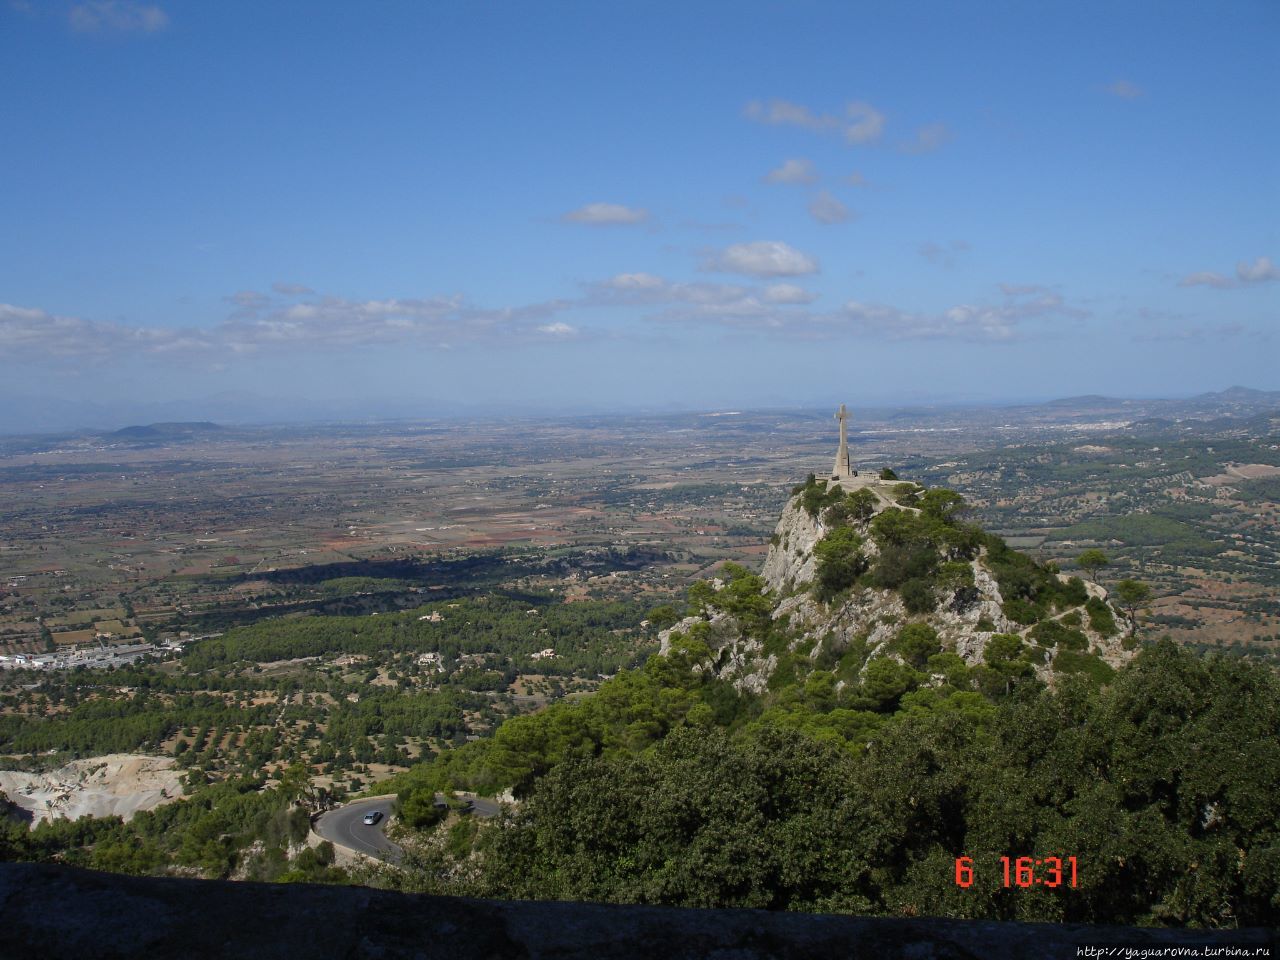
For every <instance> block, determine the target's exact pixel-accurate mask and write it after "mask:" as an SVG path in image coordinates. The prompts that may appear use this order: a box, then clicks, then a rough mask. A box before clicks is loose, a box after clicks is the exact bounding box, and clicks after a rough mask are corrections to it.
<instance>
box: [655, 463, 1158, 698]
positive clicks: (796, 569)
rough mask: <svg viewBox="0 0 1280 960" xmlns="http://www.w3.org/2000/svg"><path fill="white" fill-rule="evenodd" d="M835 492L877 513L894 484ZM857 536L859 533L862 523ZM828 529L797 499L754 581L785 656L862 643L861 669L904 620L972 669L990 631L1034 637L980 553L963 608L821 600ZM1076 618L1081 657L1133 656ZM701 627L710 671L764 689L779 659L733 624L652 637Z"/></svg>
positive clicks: (864, 591) (1048, 662)
mask: <svg viewBox="0 0 1280 960" xmlns="http://www.w3.org/2000/svg"><path fill="white" fill-rule="evenodd" d="M840 486H841V487H842V488H844V489H845V490H846V491H849V490H853V489H858V488H865V489H868V490H870V491H871V492H872V493H873V494H875V497H876V506H875V512H876V513H880V512H882V511H883V510H885V509H887V508H888V507H890V506H895V505H896V504H895V502H894V498H893V495H892V494H893V487H894V486H896V482H880V481H879V480H876V479H872V478H867V477H856V478H852V479H849V480H843V481H841V482H840ZM905 509H910V508H905ZM859 529H860V532H862V533H864V534H865V533H866V529H865V525H863V526H860V527H859ZM829 532H830V530H829V529H828V527H827V525H826V524H825V523H824V522H823V519H822V517H821V516H820V515H819V516H813V515H811V514H809V513H808V512H807V511H806V510H805V509H804V506H803V503H802V499H801V497H800V496H799V495H797V496H793V497H792V498H791V499H790V500H789V501H788V502H787V504H786V506H785V507H784V508H783V511H782V515H781V517H780V518H779V520H778V524H777V527H776V528H775V530H774V534H773V536H772V538H771V539H770V546H769V551H768V554H767V555H766V557H765V561H764V566H763V568H762V569H761V573H760V575H761V577H762V579H763V580H764V581H765V585H766V587H767V589H768V590H769V591H771V592H772V593H773V594H774V596H775V597H777V598H778V600H777V604H776V606H775V607H774V610H773V614H772V616H773V619H774V620H775V621H781V623H782V624H783V625H784V626H786V627H787V628H789V629H790V631H791V632H792V634H793V635H794V637H795V639H793V640H792V641H791V642H790V645H789V646H790V649H791V650H793V651H795V650H800V649H804V650H807V651H808V653H809V656H810V657H817V656H818V654H819V653H820V652H821V651H823V650H824V649H825V650H827V651H829V652H833V653H840V652H842V651H844V650H846V649H848V648H849V647H850V646H851V645H853V644H854V643H862V644H864V647H863V649H864V650H865V651H866V656H867V661H868V662H869V661H870V660H871V659H873V658H874V657H876V656H880V655H891V654H889V652H888V649H887V648H888V646H889V644H890V642H891V641H892V640H894V639H895V638H896V636H897V634H898V632H899V631H900V630H901V629H902V627H903V626H904V625H905V624H907V623H910V622H923V623H928V624H929V625H930V626H931V627H933V629H934V630H936V631H937V633H938V638H939V640H940V641H941V643H942V647H943V649H944V650H949V651H952V652H954V653H956V654H958V655H959V656H960V657H961V658H962V659H964V661H965V662H966V663H968V664H969V665H971V666H972V665H976V664H980V663H982V662H983V657H984V654H985V651H986V647H987V642H988V641H989V640H990V639H991V637H992V636H993V635H995V634H997V633H1008V634H1017V635H1020V636H1022V637H1023V638H1024V639H1025V640H1026V641H1027V642H1028V644H1032V645H1034V639H1033V638H1031V637H1029V634H1030V632H1031V629H1032V628H1031V627H1027V626H1023V625H1020V624H1018V623H1016V622H1014V621H1013V620H1011V619H1010V618H1009V617H1008V616H1007V615H1006V614H1005V612H1004V602H1005V598H1004V597H1003V596H1001V593H1000V586H999V584H998V583H997V581H996V579H995V577H994V576H993V575H992V572H991V570H990V569H989V568H988V567H987V564H986V551H985V548H984V549H983V550H982V551H981V552H980V553H979V555H978V556H977V557H976V558H974V559H973V560H971V561H969V566H970V568H971V570H972V571H973V583H974V590H973V592H972V594H971V595H970V596H969V597H967V598H966V601H965V602H963V603H957V602H955V600H954V598H943V599H942V602H940V603H939V605H938V607H937V609H935V610H933V611H932V612H930V613H928V614H922V615H919V614H918V615H912V614H909V613H908V612H907V610H906V608H905V606H904V605H903V602H902V598H901V597H900V596H899V594H898V593H897V591H894V590H880V589H874V588H861V589H859V588H855V589H853V590H852V591H850V592H849V593H848V594H846V595H845V596H843V597H842V598H840V599H838V600H837V601H836V602H835V603H833V604H826V603H822V602H820V601H819V600H817V599H816V598H815V597H814V595H813V593H812V591H811V589H810V588H811V587H812V585H813V583H814V580H815V578H816V575H817V560H816V557H815V555H814V548H815V547H816V546H817V544H818V542H819V541H820V540H821V539H822V538H823V537H824V536H826V535H827V534H828V533H829ZM863 551H864V553H865V554H866V555H867V556H868V557H869V558H874V557H875V556H876V554H877V552H878V548H877V547H876V544H875V542H874V540H872V539H871V537H870V536H866V539H865V544H864V547H863ZM1064 579H1065V578H1064ZM1085 586H1086V590H1087V592H1088V594H1089V596H1090V597H1096V598H1098V599H1101V600H1103V601H1104V602H1105V601H1107V593H1106V590H1105V589H1103V588H1102V587H1101V586H1098V585H1097V584H1092V583H1088V584H1086V585H1085ZM1069 612H1070V611H1058V612H1057V613H1056V614H1055V617H1056V618H1061V617H1062V616H1065V615H1066V614H1067V613H1069ZM1112 613H1113V616H1114V617H1115V619H1116V623H1117V624H1118V625H1123V624H1124V623H1125V619H1124V617H1123V615H1122V614H1121V613H1120V611H1119V610H1116V609H1114V607H1113V608H1112ZM1080 620H1081V623H1080V624H1079V625H1078V626H1075V627H1073V629H1077V630H1079V631H1080V632H1081V633H1083V634H1084V635H1085V636H1086V638H1087V639H1088V651H1087V652H1089V653H1093V654H1096V655H1097V656H1099V657H1100V658H1101V659H1103V660H1104V661H1105V662H1107V663H1108V664H1110V665H1111V666H1113V667H1117V666H1120V665H1121V664H1123V663H1124V662H1125V661H1127V660H1129V659H1132V657H1133V656H1135V655H1136V650H1126V649H1125V646H1124V644H1123V642H1122V640H1123V637H1122V636H1120V635H1116V636H1113V637H1104V636H1102V635H1101V634H1099V633H1097V632H1096V631H1094V630H1092V629H1091V628H1090V627H1089V621H1088V618H1087V617H1085V616H1081V618H1080ZM699 623H706V624H708V626H709V628H710V629H708V630H706V631H701V632H700V636H701V637H702V639H703V640H705V641H706V642H707V643H708V644H709V645H710V646H711V648H712V651H713V654H714V659H713V662H712V664H711V666H710V668H711V669H713V670H714V671H715V672H716V673H717V675H719V676H720V677H722V678H724V679H726V680H731V681H732V682H733V684H734V685H735V686H736V687H738V688H739V689H740V690H744V691H745V690H750V691H753V692H762V691H763V690H764V689H765V688H766V686H767V684H768V679H769V675H770V674H771V673H772V672H773V669H774V667H775V666H776V665H777V656H776V655H774V654H769V655H765V654H764V652H763V648H762V645H761V643H760V642H759V641H758V640H752V639H750V638H747V637H744V636H742V635H741V633H739V632H735V630H734V628H735V626H736V623H735V622H734V621H733V619H732V618H731V617H727V616H726V615H724V614H723V613H720V612H717V611H715V610H714V609H712V610H711V611H709V612H708V615H707V616H705V617H688V618H686V619H685V620H683V621H681V622H680V623H678V624H676V625H675V626H674V627H672V628H671V629H670V630H668V631H664V632H663V633H662V634H660V639H661V640H662V652H663V653H665V652H667V650H668V649H669V648H670V637H671V635H672V634H673V633H682V634H688V633H689V632H690V630H692V629H694V628H695V626H696V625H697V624H699ZM1041 651H1043V648H1040V650H1039V651H1036V652H1035V654H1034V656H1033V666H1034V667H1035V669H1036V672H1037V673H1038V674H1039V675H1040V677H1041V679H1043V680H1047V681H1052V677H1053V667H1052V651H1051V650H1050V651H1044V652H1041ZM1082 652H1083V651H1082Z"/></svg>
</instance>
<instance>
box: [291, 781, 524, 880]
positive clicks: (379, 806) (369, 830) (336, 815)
mask: <svg viewBox="0 0 1280 960" xmlns="http://www.w3.org/2000/svg"><path fill="white" fill-rule="evenodd" d="M457 796H458V797H459V799H462V800H466V801H467V804H468V806H469V808H470V810H471V812H472V814H474V815H475V816H477V817H482V818H484V819H486V820H487V819H488V818H490V817H496V816H497V815H498V813H499V812H500V811H501V809H502V808H501V806H500V805H499V804H498V801H496V800H490V799H489V798H488V797H477V796H475V795H473V794H458V795H457ZM436 799H437V800H439V801H441V802H443V801H444V794H442V793H437V794H436ZM395 802H396V798H395V797H394V796H386V797H369V798H367V799H364V800H352V801H351V802H350V803H345V804H343V805H342V806H340V807H338V808H336V809H334V810H330V811H329V812H328V813H322V814H321V815H320V816H319V818H317V820H316V822H315V826H314V828H313V829H314V830H315V832H316V833H318V834H319V835H320V836H321V837H323V838H324V839H326V840H328V841H329V842H331V843H333V844H336V845H337V846H340V847H346V848H347V849H348V850H354V851H355V852H356V853H363V854H364V855H365V856H367V857H373V858H374V859H375V860H385V861H386V862H387V863H397V864H398V863H399V862H400V861H401V859H402V858H403V857H404V851H403V850H401V849H400V848H399V847H398V846H396V845H395V844H394V843H392V842H391V841H390V840H388V839H387V837H386V834H384V833H383V832H382V831H383V829H384V828H385V827H386V825H387V822H388V821H389V820H390V819H391V812H392V809H393V808H394V807H395ZM375 810H376V811H378V812H379V813H381V814H382V819H381V820H379V821H378V822H377V823H376V824H373V825H369V824H366V823H365V822H364V818H365V816H366V815H367V814H370V813H373V812H374V811H375Z"/></svg>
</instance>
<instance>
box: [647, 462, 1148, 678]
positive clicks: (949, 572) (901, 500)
mask: <svg viewBox="0 0 1280 960" xmlns="http://www.w3.org/2000/svg"><path fill="white" fill-rule="evenodd" d="M962 512H963V501H962V499H961V498H960V497H959V496H958V495H957V494H954V493H953V492H951V491H947V490H942V489H937V490H929V491H926V490H925V489H924V488H923V487H921V486H919V485H918V484H913V483H909V482H903V481H899V480H897V479H891V480H881V479H879V478H878V477H862V476H856V477H846V478H842V479H840V480H830V481H824V480H818V479H816V478H814V477H812V476H811V477H810V478H809V480H808V481H807V482H806V483H805V484H802V485H800V486H798V487H796V488H795V490H794V492H793V495H792V497H791V498H790V500H789V501H788V502H787V504H786V506H785V507H784V508H783V511H782V515H781V517H780V518H779V520H778V524H777V527H776V529H775V530H774V533H773V536H772V537H771V538H770V546H769V551H768V554H767V556H766V558H765V562H764V566H763V568H762V569H761V573H760V577H759V581H760V587H761V591H762V593H763V594H764V595H766V596H768V597H769V599H770V601H771V603H772V614H771V616H772V620H773V621H774V623H775V625H776V628H777V629H775V630H773V631H771V637H770V638H765V637H763V636H761V635H759V631H756V635H752V632H751V631H749V630H745V629H743V624H742V623H740V622H739V620H738V618H737V617H735V615H734V612H733V606H734V604H733V603H731V602H728V601H727V600H726V601H725V602H724V603H721V602H719V601H718V598H719V597H720V596H721V592H720V591H723V589H724V586H725V585H724V583H723V582H722V581H716V582H715V584H714V585H713V587H712V589H713V590H714V591H716V592H714V593H712V595H711V596H710V598H709V599H708V600H707V601H706V602H705V604H704V607H703V610H702V611H701V612H699V613H698V614H697V615H695V616H691V617H688V618H686V619H685V620H684V621H682V622H681V623H679V624H676V625H675V626H674V627H672V628H671V629H670V630H667V631H664V633H663V634H662V643H663V646H662V649H663V652H664V653H665V652H667V651H668V650H669V649H670V646H671V642H672V638H674V637H681V636H685V637H688V636H695V637H696V638H697V639H698V640H700V641H702V642H704V643H706V644H707V645H708V647H709V648H710V649H711V651H712V653H713V664H712V667H711V669H714V670H715V671H716V672H717V673H718V674H719V675H720V676H721V677H723V678H726V679H731V680H732V681H733V682H734V684H735V685H736V686H738V687H739V688H740V689H744V690H750V691H753V692H763V691H764V690H765V689H766V688H767V686H768V681H769V677H770V675H771V674H772V673H773V671H774V669H775V668H776V666H777V663H778V660H779V656H780V655H782V654H784V653H790V654H797V655H800V656H801V657H802V658H807V659H808V660H809V661H810V662H816V661H817V660H819V659H820V658H822V657H824V656H825V659H826V660H827V661H830V660H832V659H833V658H836V657H839V656H842V655H843V654H844V653H845V652H847V651H850V650H854V651H859V652H860V654H859V658H860V660H861V670H862V671H863V672H865V670H866V668H867V666H868V665H869V664H870V663H871V662H872V661H873V660H875V659H877V658H881V657H889V658H892V659H894V660H896V661H898V662H899V663H906V662H907V660H908V659H909V658H910V656H911V654H910V652H909V651H905V650H904V643H905V642H906V641H904V640H903V637H904V635H906V633H907V632H906V628H908V627H911V626H912V625H916V626H914V628H913V631H911V632H910V634H909V635H910V636H913V637H915V638H920V637H925V638H935V639H936V643H937V648H938V651H939V652H942V653H953V654H956V655H957V656H958V657H959V658H960V659H961V660H962V661H963V662H964V664H965V665H966V666H969V667H983V668H986V667H990V666H991V665H992V664H993V663H995V664H996V665H997V666H1000V665H1001V664H1003V665H1004V666H1005V667H1006V668H1007V669H1010V670H1014V669H1020V670H1022V671H1023V672H1024V673H1029V672H1032V671H1034V673H1035V674H1036V675H1038V676H1039V677H1040V678H1041V679H1042V680H1045V681H1048V682H1053V678H1054V676H1055V674H1056V673H1059V672H1064V671H1066V672H1085V673H1090V672H1092V673H1093V674H1094V675H1105V674H1106V673H1107V672H1108V671H1109V670H1110V669H1111V668H1114V667H1117V666H1119V665H1120V664H1122V663H1123V662H1125V661H1126V660H1128V659H1131V658H1132V657H1133V656H1134V655H1135V653H1136V650H1135V649H1134V648H1135V646H1136V644H1135V643H1134V642H1133V638H1132V637H1131V635H1130V634H1131V631H1129V630H1128V629H1126V627H1127V618H1126V617H1125V616H1124V615H1123V614H1122V613H1121V612H1120V611H1119V610H1117V609H1116V608H1115V607H1114V606H1113V605H1112V604H1111V602H1110V600H1109V599H1108V597H1107V593H1106V590H1105V589H1103V588H1102V587H1100V586H1098V585H1096V584H1087V583H1084V582H1083V581H1081V580H1080V579H1079V578H1076V577H1068V576H1065V575H1063V574H1060V573H1058V571H1057V570H1056V569H1055V568H1053V567H1052V566H1043V565H1040V564H1037V563H1035V562H1034V561H1033V560H1031V558H1029V557H1026V556H1025V555H1023V554H1020V553H1018V552H1017V551H1013V550H1011V549H1010V548H1008V547H1007V546H1006V545H1005V544H1004V542H1003V541H1002V540H1000V539H999V538H998V537H994V536H991V535H989V534H986V533H985V532H983V531H982V530H981V529H979V528H977V527H976V526H973V525H971V524H966V523H963V522H962V521H961V520H960V516H961V514H962ZM886 513H890V515H889V516H885V514H886ZM841 565H843V569H842V566H841ZM924 628H927V629H924ZM779 634H782V635H785V637H786V638H787V641H786V644H785V647H780V646H779V642H778V636H779ZM997 637H998V638H1000V639H999V643H998V644H997V646H996V647H994V648H993V649H992V650H991V653H990V655H988V645H989V644H990V643H991V642H992V639H993V638H997ZM917 642H924V641H921V640H918V639H917ZM930 642H932V641H930ZM916 660H917V662H916V663H915V667H916V668H917V669H926V670H927V669H930V668H928V667H925V666H924V664H923V663H922V662H919V661H920V657H919V656H917V657H916ZM939 682H941V679H940V678H939Z"/></svg>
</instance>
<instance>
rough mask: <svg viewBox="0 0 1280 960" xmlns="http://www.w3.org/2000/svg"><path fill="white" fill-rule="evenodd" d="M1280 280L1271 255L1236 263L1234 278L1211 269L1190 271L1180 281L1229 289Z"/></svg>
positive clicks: (1279, 274) (1186, 283)
mask: <svg viewBox="0 0 1280 960" xmlns="http://www.w3.org/2000/svg"><path fill="white" fill-rule="evenodd" d="M1274 280H1280V269H1277V268H1276V266H1275V265H1274V264H1273V263H1272V262H1271V258H1270V257H1258V258H1257V259H1256V260H1254V261H1253V262H1252V263H1250V262H1249V261H1248V260H1241V261H1240V262H1239V263H1237V264H1236V275H1235V277H1234V278H1232V277H1226V276H1223V275H1222V274H1220V273H1214V272H1212V271H1209V270H1202V271H1200V272H1198V273H1189V274H1187V275H1186V276H1185V277H1183V278H1182V279H1181V280H1179V281H1178V286H1180V287H1216V288H1218V289H1219V290H1229V289H1231V288H1233V287H1243V286H1250V285H1252V284H1257V283H1270V282H1272V281H1274Z"/></svg>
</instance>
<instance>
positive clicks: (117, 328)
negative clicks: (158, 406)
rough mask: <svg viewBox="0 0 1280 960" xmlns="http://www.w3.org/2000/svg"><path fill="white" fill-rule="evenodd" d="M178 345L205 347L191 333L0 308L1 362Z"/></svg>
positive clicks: (87, 356)
mask: <svg viewBox="0 0 1280 960" xmlns="http://www.w3.org/2000/svg"><path fill="white" fill-rule="evenodd" d="M178 343H189V345H191V346H194V347H199V348H203V347H204V346H205V340H204V339H203V338H202V337H201V336H200V335H199V334H193V333H191V332H190V331H182V330H173V329H166V328H148V327H130V326H127V325H125V324H118V323H100V322H97V321H93V320H84V319H82V318H80V317H65V316H59V315H56V314H52V313H49V312H47V311H45V310H39V309H34V308H30V307H18V306H14V305H12V304H7V303H0V357H2V358H6V359H8V358H15V357H19V356H20V357H24V358H27V357H30V358H34V359H37V360H39V359H71V358H74V359H86V360H91V359H95V358H96V359H106V358H109V357H112V356H117V355H121V354H126V353H130V352H135V351H138V350H142V351H149V352H159V351H163V350H166V349H170V348H172V347H173V346H174V345H175V344H178Z"/></svg>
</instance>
